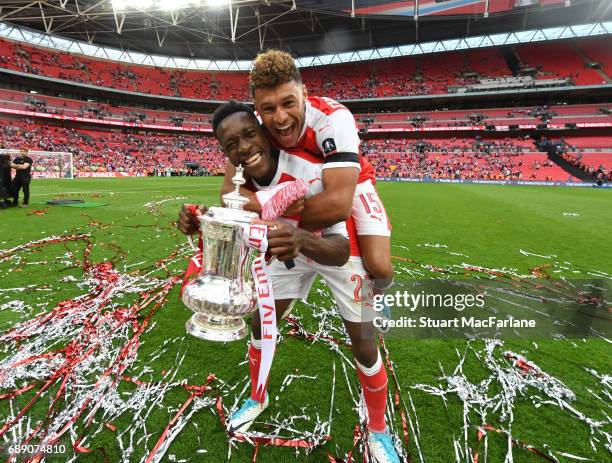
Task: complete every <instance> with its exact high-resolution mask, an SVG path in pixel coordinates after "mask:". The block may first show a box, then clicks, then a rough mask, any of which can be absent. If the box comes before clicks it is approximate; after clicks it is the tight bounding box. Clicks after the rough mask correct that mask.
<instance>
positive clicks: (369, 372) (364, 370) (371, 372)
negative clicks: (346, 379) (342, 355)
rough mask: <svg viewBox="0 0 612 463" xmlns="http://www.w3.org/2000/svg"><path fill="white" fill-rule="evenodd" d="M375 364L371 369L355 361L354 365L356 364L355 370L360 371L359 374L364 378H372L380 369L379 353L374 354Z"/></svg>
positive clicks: (380, 359) (380, 358)
mask: <svg viewBox="0 0 612 463" xmlns="http://www.w3.org/2000/svg"><path fill="white" fill-rule="evenodd" d="M376 354H377V357H376V362H374V365H372V366H371V367H364V366H363V365H362V364H361V363H359V362H358V361H357V359H355V363H356V364H357V368H359V370H361V372H362V373H363V374H364V375H366V376H374V375H375V374H376V373H378V372H379V371H380V369H381V368H382V357H381V356H380V352H376Z"/></svg>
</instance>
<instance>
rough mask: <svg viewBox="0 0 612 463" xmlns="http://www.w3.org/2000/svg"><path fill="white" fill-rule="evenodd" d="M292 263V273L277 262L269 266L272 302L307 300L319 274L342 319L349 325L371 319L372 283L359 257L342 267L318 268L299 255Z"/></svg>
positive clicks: (372, 316) (373, 314)
mask: <svg viewBox="0 0 612 463" xmlns="http://www.w3.org/2000/svg"><path fill="white" fill-rule="evenodd" d="M294 261H295V267H293V268H292V269H291V270H287V268H286V267H285V264H284V263H283V262H280V261H278V260H275V261H274V262H272V264H270V274H271V277H272V287H273V289H274V298H275V299H296V298H299V299H307V298H308V294H309V293H310V288H311V287H312V284H313V283H314V280H315V277H316V276H317V274H318V275H321V278H323V280H324V281H325V283H326V284H327V286H328V287H329V289H330V290H331V292H332V294H333V296H334V300H335V301H336V305H337V306H338V313H339V314H340V316H341V317H342V318H343V319H345V320H348V321H350V322H369V321H372V320H373V319H374V316H375V312H374V310H373V304H372V298H373V284H372V280H370V276H369V275H368V272H367V271H366V269H365V267H364V266H363V262H362V260H361V257H351V258H350V259H349V261H348V262H347V263H346V264H344V265H343V266H342V267H334V266H330V265H321V264H318V263H316V262H314V261H313V260H312V259H309V258H307V257H304V256H303V255H301V254H300V255H298V256H297V257H296V258H295V259H294Z"/></svg>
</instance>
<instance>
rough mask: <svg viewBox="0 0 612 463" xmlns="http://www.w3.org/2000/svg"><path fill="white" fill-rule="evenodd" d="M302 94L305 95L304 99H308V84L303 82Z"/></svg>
mask: <svg viewBox="0 0 612 463" xmlns="http://www.w3.org/2000/svg"><path fill="white" fill-rule="evenodd" d="M302 94H303V95H304V99H307V98H308V89H307V88H306V84H305V83H303V82H302Z"/></svg>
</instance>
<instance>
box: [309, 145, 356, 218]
mask: <svg viewBox="0 0 612 463" xmlns="http://www.w3.org/2000/svg"><path fill="white" fill-rule="evenodd" d="M356 157H357V155H356V154H355V158H356ZM357 166H358V164H357ZM358 178H359V168H358V167H357V168H355V167H335V168H333V169H323V178H322V180H323V191H322V192H321V193H319V194H316V195H314V196H312V197H311V198H308V199H306V200H305V201H304V211H303V212H302V221H301V222H300V226H301V227H303V228H306V229H308V230H320V229H322V228H327V227H330V226H331V225H333V224H335V223H338V222H342V221H344V220H346V219H348V218H349V216H350V215H351V210H352V209H353V196H354V195H355V188H356V186H357V180H358Z"/></svg>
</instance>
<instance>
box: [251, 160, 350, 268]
mask: <svg viewBox="0 0 612 463" xmlns="http://www.w3.org/2000/svg"><path fill="white" fill-rule="evenodd" d="M324 165H325V164H324V161H323V159H322V158H319V157H315V156H312V155H306V156H294V155H291V154H289V153H288V152H287V151H283V150H279V155H278V164H277V169H276V174H275V175H274V178H273V179H272V181H271V182H270V185H268V186H261V185H258V184H257V182H255V181H254V180H253V179H250V180H249V181H248V182H247V183H246V184H245V187H247V188H249V189H250V190H262V189H265V188H268V187H271V186H275V185H278V184H279V183H283V182H291V181H293V180H296V179H298V178H301V179H303V180H305V181H306V182H307V183H308V185H309V192H308V194H307V196H306V197H307V198H309V197H311V196H314V195H316V194H318V193H321V192H322V191H323V181H322V176H323V167H324ZM290 219H293V223H294V224H297V223H298V221H299V217H295V218H290ZM322 233H323V234H324V235H329V234H338V235H344V236H347V234H348V238H349V243H350V253H351V256H361V253H360V251H359V244H358V242H357V231H356V229H355V224H354V222H353V219H352V218H349V219H348V220H347V221H346V222H340V223H337V224H335V225H332V226H331V227H328V228H326V229H325V230H322Z"/></svg>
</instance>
